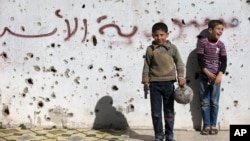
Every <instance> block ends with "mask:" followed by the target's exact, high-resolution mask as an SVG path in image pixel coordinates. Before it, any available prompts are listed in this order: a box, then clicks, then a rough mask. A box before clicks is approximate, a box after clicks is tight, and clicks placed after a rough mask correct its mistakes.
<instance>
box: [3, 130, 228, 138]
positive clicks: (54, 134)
mask: <svg viewBox="0 0 250 141" xmlns="http://www.w3.org/2000/svg"><path fill="white" fill-rule="evenodd" d="M174 133H175V139H176V141H229V131H220V132H219V134H218V135H208V136H204V135H201V134H200V132H196V131H183V130H175V131H174ZM153 139H154V136H153V131H152V130H140V129H138V130H101V131H100V130H90V129H20V128H7V129H0V141H153Z"/></svg>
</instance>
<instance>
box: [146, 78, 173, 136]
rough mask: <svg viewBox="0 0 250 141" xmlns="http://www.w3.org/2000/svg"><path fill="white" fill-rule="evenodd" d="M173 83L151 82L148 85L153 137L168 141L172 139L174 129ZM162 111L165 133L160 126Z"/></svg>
mask: <svg viewBox="0 0 250 141" xmlns="http://www.w3.org/2000/svg"><path fill="white" fill-rule="evenodd" d="M173 94H174V82H173V81H164V82H151V83H150V102H151V115H152V121H153V126H154V132H155V137H156V138H159V139H163V138H164V136H165V137H166V138H167V139H168V140H172V139H173V136H174V135H173V128H174V96H173ZM162 109H163V113H164V121H165V133H164V132H163V124H162Z"/></svg>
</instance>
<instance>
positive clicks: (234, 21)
mask: <svg viewBox="0 0 250 141" xmlns="http://www.w3.org/2000/svg"><path fill="white" fill-rule="evenodd" d="M238 24H239V20H238V19H233V20H232V23H231V25H232V26H233V27H236V26H238Z"/></svg>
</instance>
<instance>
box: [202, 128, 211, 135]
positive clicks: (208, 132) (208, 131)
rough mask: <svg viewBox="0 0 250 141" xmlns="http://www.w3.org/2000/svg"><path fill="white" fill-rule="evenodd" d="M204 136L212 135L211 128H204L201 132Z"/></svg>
mask: <svg viewBox="0 0 250 141" xmlns="http://www.w3.org/2000/svg"><path fill="white" fill-rule="evenodd" d="M201 134H202V135H209V134H210V127H205V128H203V130H202V131H201Z"/></svg>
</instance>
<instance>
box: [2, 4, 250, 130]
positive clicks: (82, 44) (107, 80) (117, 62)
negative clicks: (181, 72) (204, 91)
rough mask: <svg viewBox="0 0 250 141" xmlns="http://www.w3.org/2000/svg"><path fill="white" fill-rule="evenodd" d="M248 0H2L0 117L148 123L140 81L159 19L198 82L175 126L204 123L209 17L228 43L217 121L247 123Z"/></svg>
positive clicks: (5, 122) (75, 123)
mask: <svg viewBox="0 0 250 141" xmlns="http://www.w3.org/2000/svg"><path fill="white" fill-rule="evenodd" d="M249 8H250V1H249V0H239V1H238V0H237V1H236V0H227V1H225V0H217V1H212V0H203V1H200V0H190V1H178V0H177V1H176V0H175V1H174V0H172V1H164V0H160V1H151V0H126V1H125V0H95V1H81V0H74V1H61V0H36V1H33V0H19V1H15V0H8V1H7V0H6V1H1V2H0V19H1V22H0V78H1V81H0V109H1V114H0V122H2V126H4V127H15V126H19V125H21V124H24V125H25V126H27V127H30V128H35V127H53V126H57V127H64V128H65V127H70V128H91V127H93V126H94V127H96V128H100V127H106V128H110V127H111V128H122V127H126V126H129V127H131V128H152V123H151V115H150V105H149V99H146V100H145V99H144V92H143V87H142V85H141V83H140V82H141V71H142V66H143V55H144V54H145V49H146V47H147V46H148V45H149V44H150V43H151V41H152V38H151V26H152V25H153V24H154V23H155V22H159V21H163V22H165V23H167V24H168V26H169V30H170V37H169V40H171V41H172V42H174V43H175V44H176V45H177V46H178V48H179V50H180V53H181V55H182V57H183V59H184V61H185V63H186V66H187V71H186V73H187V79H188V82H189V85H190V86H191V87H192V88H193V90H194V92H195V96H194V100H193V101H192V102H191V103H190V104H187V105H180V104H177V103H176V104H175V110H176V124H175V128H176V129H193V128H200V126H201V114H200V106H199V100H198V96H197V72H198V71H199V70H198V68H197V63H196V58H195V57H196V56H195V53H194V49H195V47H196V42H197V38H196V36H197V35H198V34H199V33H200V32H202V31H203V30H204V29H206V27H207V22H208V21H209V20H210V19H221V20H223V21H224V22H225V24H226V27H225V31H224V34H223V35H222V38H221V40H222V41H224V43H225V45H226V47H227V51H228V69H227V72H226V74H225V76H224V78H223V82H222V83H223V84H222V88H221V99H220V113H219V118H218V126H219V128H221V129H229V125H230V124H249V121H250V105H249V102H248V101H249V99H250V95H249V90H250V89H249V86H248V81H249V74H248V72H249V71H250V68H249V65H248V64H247V61H248V60H249V59H250V57H249V56H250V55H249V54H250V53H249V51H250V48H249V46H250V32H249V31H248V26H249V24H250V11H249Z"/></svg>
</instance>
